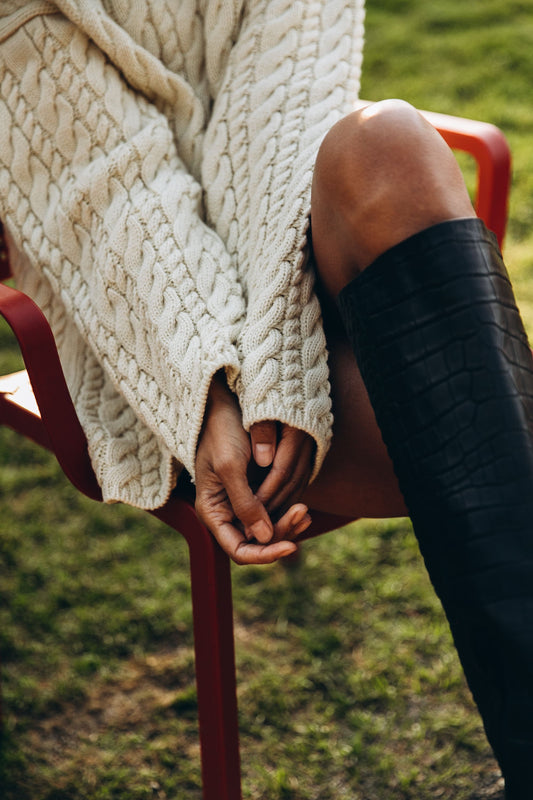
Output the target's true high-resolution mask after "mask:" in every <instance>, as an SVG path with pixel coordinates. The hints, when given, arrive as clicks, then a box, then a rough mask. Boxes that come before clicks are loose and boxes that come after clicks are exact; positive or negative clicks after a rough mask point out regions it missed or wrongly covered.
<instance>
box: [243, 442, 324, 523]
mask: <svg viewBox="0 0 533 800" xmlns="http://www.w3.org/2000/svg"><path fill="white" fill-rule="evenodd" d="M313 450H314V443H313V441H312V440H311V439H310V438H309V437H308V436H307V435H306V434H304V433H302V432H301V431H293V433H290V434H289V435H286V436H284V437H283V438H282V440H281V441H280V443H279V445H278V449H277V451H276V455H275V457H274V462H273V464H272V468H271V470H270V472H269V473H268V475H267V476H266V478H265V480H264V481H263V483H262V484H261V486H260V487H259V488H258V490H257V497H258V498H259V499H260V500H261V501H262V502H263V503H264V505H265V507H266V508H267V510H268V511H269V512H270V513H273V512H274V511H276V510H279V509H283V508H286V507H287V506H289V505H290V504H291V503H292V502H293V501H295V500H297V499H298V497H299V495H300V494H301V493H302V492H303V490H304V489H305V487H306V486H307V484H308V482H309V478H310V476H311V471H312V464H313Z"/></svg>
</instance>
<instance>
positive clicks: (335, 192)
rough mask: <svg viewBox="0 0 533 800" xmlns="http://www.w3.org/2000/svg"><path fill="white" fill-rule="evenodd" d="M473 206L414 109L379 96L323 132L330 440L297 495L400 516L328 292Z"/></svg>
mask: <svg viewBox="0 0 533 800" xmlns="http://www.w3.org/2000/svg"><path fill="white" fill-rule="evenodd" d="M473 215H474V210H473V208H472V205H471V203H470V199H469V197H468V193H467V191H466V188H465V186H464V182H463V179H462V175H461V172H460V170H459V167H458V165H457V163H456V161H455V158H454V157H453V155H452V153H451V151H450V150H449V148H448V146H447V145H446V144H445V143H444V141H443V140H442V138H441V137H440V135H439V134H438V133H437V132H436V131H435V130H434V129H433V128H432V126H431V125H429V123H427V122H426V121H425V120H424V119H423V118H422V117H421V116H420V114H418V112H417V111H416V110H415V109H413V108H412V107H411V106H409V105H408V104H406V103H403V102H401V101H385V102H382V103H376V104H375V105H373V106H370V107H368V108H364V109H361V110H359V111H356V112H354V113H353V114H351V115H350V116H349V117H346V118H345V119H343V120H341V122H339V123H338V124H337V125H336V126H335V127H334V128H333V129H332V130H331V131H330V133H329V134H328V136H327V137H326V139H325V141H324V143H323V145H322V148H321V150H320V153H319V156H318V159H317V164H316V170H315V180H314V185H313V196H312V232H313V239H312V241H313V250H314V255H315V260H316V266H317V271H318V275H319V280H320V283H321V287H319V288H321V289H322V295H323V296H322V305H323V310H324V317H325V328H326V336H327V340H328V348H329V352H330V369H331V384H332V399H333V411H334V415H335V423H334V435H333V444H332V447H331V450H330V452H329V454H328V456H327V458H326V461H325V463H324V466H323V469H322V470H321V473H320V475H319V476H318V478H317V479H316V480H315V482H314V483H313V484H312V485H311V487H309V489H308V490H307V492H306V493H305V495H304V497H303V498H302V499H303V501H304V502H306V503H307V504H308V505H309V507H310V508H312V509H317V510H319V511H326V512H330V513H337V514H342V515H345V516H353V517H354V518H356V517H393V516H402V515H405V514H406V513H407V512H406V509H405V503H404V500H403V497H402V495H401V493H400V491H399V488H398V484H397V480H396V477H395V475H394V471H393V468H392V464H391V461H390V458H389V456H388V454H387V451H386V448H385V445H384V444H383V440H382V438H381V433H380V431H379V429H378V426H377V424H376V420H375V416H374V412H373V410H372V406H371V404H370V401H369V399H368V395H367V392H366V388H365V385H364V383H363V381H362V378H361V375H360V373H359V369H358V367H357V363H356V360H355V357H354V355H353V351H352V348H351V347H350V345H349V344H348V342H347V340H346V336H345V334H344V331H343V329H342V326H341V325H340V324H339V321H338V318H337V310H336V307H335V303H334V298H335V297H336V296H337V294H338V292H339V291H340V289H341V288H342V287H343V286H344V285H345V284H346V283H348V282H349V281H350V280H351V279H352V278H353V277H355V275H357V274H358V272H360V271H361V270H362V269H364V268H365V267H366V266H368V265H369V264H370V263H371V262H372V261H374V259H375V258H376V257H377V256H378V255H380V253H382V252H383V251H385V250H387V249H389V248H390V247H392V246H393V245H394V244H396V243H397V242H399V241H402V240H403V239H406V238H407V237H408V236H410V235H411V234H414V233H416V232H417V231H419V230H423V229H424V228H427V227H429V226H430V225H432V224H434V223H437V222H442V221H443V220H446V219H452V218H454V217H467V216H473Z"/></svg>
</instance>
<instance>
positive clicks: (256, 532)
mask: <svg viewBox="0 0 533 800" xmlns="http://www.w3.org/2000/svg"><path fill="white" fill-rule="evenodd" d="M248 531H249V532H250V533H251V534H252V536H253V538H254V539H257V541H258V542H261V544H266V543H267V542H269V541H270V540H271V539H272V531H271V529H270V528H269V526H268V525H267V523H266V522H265V521H264V520H262V519H260V520H259V521H258V522H254V524H253V525H250V527H249V528H248Z"/></svg>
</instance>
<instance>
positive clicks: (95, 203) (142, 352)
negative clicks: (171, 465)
mask: <svg viewBox="0 0 533 800" xmlns="http://www.w3.org/2000/svg"><path fill="white" fill-rule="evenodd" d="M0 120H1V128H0V217H1V218H2V220H3V221H4V222H5V223H6V225H7V227H8V229H9V231H10V234H11V236H12V238H13V241H14V243H15V245H16V247H17V249H19V250H20V251H21V252H22V253H23V254H24V256H25V258H26V259H27V260H29V261H30V262H31V264H32V265H33V266H34V267H35V269H36V270H40V271H41V272H42V274H43V275H44V277H45V278H46V280H47V281H48V282H49V284H50V286H51V289H52V291H53V293H54V294H55V295H56V296H57V297H58V298H60V300H61V304H62V306H63V307H64V309H65V313H66V314H68V315H69V317H71V318H72V319H73V320H74V321H75V323H76V326H77V329H78V331H79V332H80V333H81V335H82V337H83V340H84V341H85V342H86V343H87V344H88V346H89V347H90V349H91V351H92V352H93V353H94V354H95V355H96V357H97V360H98V363H99V364H100V365H101V367H102V368H103V370H104V372H105V376H106V379H107V378H109V379H110V381H111V382H112V384H113V386H114V387H115V390H116V392H118V393H119V394H120V396H121V397H123V398H125V400H126V401H127V403H128V404H129V406H130V407H131V409H133V411H134V413H135V416H136V418H137V419H138V420H140V421H141V423H142V425H143V426H145V427H146V429H148V430H149V431H150V432H151V434H152V435H153V436H154V437H156V439H157V441H158V442H159V445H160V447H161V450H162V452H163V453H164V454H166V455H165V457H168V454H170V455H171V456H172V457H174V458H175V459H177V460H178V461H179V462H180V463H181V464H183V465H185V466H186V468H187V469H188V471H189V472H190V473H191V475H194V460H195V452H196V443H197V438H198V435H199V432H200V429H201V424H202V419H203V413H204V406H205V399H206V396H207V390H208V386H209V383H210V380H211V377H212V375H213V374H214V373H215V372H217V371H218V370H220V369H225V370H226V371H227V373H228V377H229V379H230V380H232V381H235V379H236V375H237V373H238V370H239V359H238V353H237V349H236V345H235V343H236V340H237V337H238V334H239V331H240V328H241V326H242V320H243V315H244V302H243V297H242V292H241V290H240V288H239V284H238V278H237V275H236V271H235V268H234V265H233V264H232V262H231V259H230V258H229V256H228V254H227V252H226V249H225V247H224V244H223V243H222V241H221V239H220V237H219V236H218V235H217V234H216V233H215V232H213V231H212V230H211V229H210V228H208V227H207V226H206V225H205V224H204V222H203V221H202V215H203V210H202V202H203V200H202V190H201V187H200V185H199V183H198V182H197V181H196V180H195V178H194V177H193V176H192V175H191V174H190V173H189V171H188V170H187V169H186V168H185V166H184V163H183V161H182V160H181V159H180V156H179V155H178V153H177V151H176V146H175V138H174V135H173V132H172V130H171V129H170V128H169V122H168V117H167V115H165V114H163V113H161V111H160V110H158V108H157V107H156V104H154V103H152V102H151V101H150V99H148V98H147V97H146V96H145V95H144V94H142V93H141V92H139V91H136V90H135V89H134V88H132V86H131V83H126V81H125V80H124V78H123V77H122V76H121V74H120V73H119V72H118V71H117V69H116V68H115V67H114V66H113V64H112V63H111V62H110V60H109V59H108V58H107V57H106V55H105V54H104V53H103V52H102V51H101V50H100V49H99V47H98V46H97V45H96V44H95V43H94V41H92V40H91V39H90V38H89V37H88V36H87V35H86V34H85V33H83V32H82V31H81V30H80V29H79V28H77V27H76V25H74V24H73V23H72V22H71V21H68V20H67V19H66V18H64V17H62V16H61V15H60V14H54V15H49V16H40V17H36V18H34V19H32V20H31V21H29V22H28V23H27V24H26V25H24V26H23V27H20V28H19V29H18V30H17V31H16V32H15V33H14V34H13V35H12V36H10V37H9V38H8V39H6V40H5V41H4V42H3V43H2V45H1V48H0ZM99 380H100V381H101V380H102V379H101V376H100V377H99V376H98V373H95V377H94V381H96V383H98V381H99ZM94 381H93V383H94ZM96 390H97V387H95V386H92V388H91V392H92V394H91V397H92V398H93V401H92V402H94V397H95V391H96ZM96 395H98V392H97V391H96ZM135 436H136V434H135V433H134V439H135ZM137 438H139V437H138V436H137ZM122 441H123V442H124V441H125V440H124V437H122ZM141 445H142V443H141V442H139V441H135V440H134V441H132V442H131V448H130V449H131V450H135V448H137V450H139V449H141V450H142V446H141ZM106 457H107V456H106V454H105V452H104V451H102V452H101V453H100V460H102V459H105V458H106ZM121 457H124V455H123V456H121ZM111 466H113V465H109V464H105V463H96V464H95V468H96V471H97V474H98V475H99V477H100V478H101V479H102V480H103V483H104V485H103V489H104V495H105V496H106V498H107V499H126V500H127V501H128V502H133V503H137V504H143V505H145V506H146V505H148V504H149V502H148V501H146V500H143V499H142V497H141V499H139V497H137V499H136V498H135V496H130V494H131V493H130V494H128V491H127V487H126V488H123V489H122V490H121V492H119V496H117V488H116V486H114V485H112V484H111V485H106V483H105V480H106V475H112V474H113V470H112V469H109V467H111ZM141 494H142V493H141ZM164 499H165V498H164V497H163V498H161V497H159V498H157V499H156V500H155V503H156V504H158V503H159V502H163V501H164Z"/></svg>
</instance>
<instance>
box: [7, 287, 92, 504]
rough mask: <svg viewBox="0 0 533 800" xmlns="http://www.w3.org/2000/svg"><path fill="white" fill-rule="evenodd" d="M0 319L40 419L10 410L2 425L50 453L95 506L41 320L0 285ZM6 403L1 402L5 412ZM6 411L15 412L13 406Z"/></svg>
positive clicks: (86, 462)
mask: <svg viewBox="0 0 533 800" xmlns="http://www.w3.org/2000/svg"><path fill="white" fill-rule="evenodd" d="M0 314H1V315H2V316H3V317H4V319H5V320H6V322H7V323H8V325H9V326H10V328H11V330H12V331H13V333H14V334H15V336H16V338H17V341H18V343H19V346H20V350H21V353H22V358H23V359H24V364H25V366H26V369H27V372H28V375H29V379H30V381H31V386H32V389H33V394H34V396H35V400H36V402H37V406H38V408H39V413H40V417H39V416H37V415H36V414H35V412H34V411H32V410H31V408H25V409H24V408H21V407H19V408H18V410H17V408H11V411H10V414H9V417H8V416H7V414H6V420H5V421H6V422H7V423H8V424H10V425H11V426H12V427H14V428H15V429H16V430H19V431H20V432H21V433H23V434H25V435H27V436H29V437H30V438H32V439H34V440H36V441H37V442H38V443H39V444H42V445H44V446H45V447H48V449H50V450H52V451H53V452H54V453H55V456H56V458H57V460H58V461H59V464H60V466H61V467H62V469H63V470H64V472H65V474H66V475H67V477H68V478H69V480H70V481H71V482H72V483H73V484H74V485H75V486H76V488H78V489H79V490H80V491H81V492H83V493H84V494H86V495H88V496H89V497H91V498H93V499H94V500H101V499H102V493H101V491H100V487H99V486H98V482H97V480H96V477H95V474H94V472H93V469H92V466H91V462H90V459H89V454H88V452H87V440H86V438H85V434H84V432H83V429H82V427H81V425H80V422H79V419H78V416H77V414H76V411H75V409H74V405H73V403H72V399H71V397H70V394H69V391H68V387H67V384H66V381H65V376H64V375H63V369H62V367H61V362H60V360H59V355H58V353H57V349H56V345H55V341H54V337H53V335H52V331H51V330H50V326H49V325H48V321H47V320H46V317H45V316H44V314H43V313H42V311H41V310H40V309H39V307H38V306H37V305H36V304H35V303H34V302H33V300H31V299H30V298H29V297H27V296H26V295H25V294H23V293H22V292H19V291H18V290H17V289H13V288H11V287H9V286H5V285H3V284H0ZM8 402H9V401H8V400H5V403H4V406H6V405H7V403H8ZM11 405H12V406H17V403H16V400H14V401H13V402H12V403H11Z"/></svg>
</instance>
